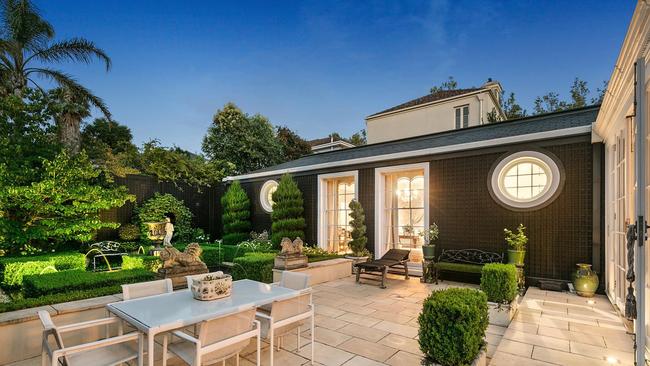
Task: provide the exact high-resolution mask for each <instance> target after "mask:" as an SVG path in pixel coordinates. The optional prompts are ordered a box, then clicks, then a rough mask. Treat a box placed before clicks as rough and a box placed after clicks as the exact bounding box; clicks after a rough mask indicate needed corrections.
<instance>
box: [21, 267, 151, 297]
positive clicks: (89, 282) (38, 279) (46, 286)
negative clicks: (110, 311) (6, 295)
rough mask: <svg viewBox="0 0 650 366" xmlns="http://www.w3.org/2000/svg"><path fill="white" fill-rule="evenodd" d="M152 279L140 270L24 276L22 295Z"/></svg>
mask: <svg viewBox="0 0 650 366" xmlns="http://www.w3.org/2000/svg"><path fill="white" fill-rule="evenodd" d="M154 277H155V274H154V273H153V272H151V271H149V270H146V269H142V268H137V269H126V270H121V271H114V272H86V271H79V270H71V271H61V272H55V273H47V274H42V275H30V276H25V278H24V279H23V294H24V295H25V297H38V296H45V295H51V294H56V293H65V292H68V291H76V290H87V289H96V288H101V287H110V286H115V285H122V284H125V283H134V282H143V281H151V280H153V279H154Z"/></svg>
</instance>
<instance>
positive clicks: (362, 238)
mask: <svg viewBox="0 0 650 366" xmlns="http://www.w3.org/2000/svg"><path fill="white" fill-rule="evenodd" d="M350 210H351V213H350V217H351V218H352V220H351V221H350V226H352V233H351V236H352V240H350V242H349V243H348V246H349V247H350V249H351V250H352V254H354V255H355V256H364V255H366V252H367V251H368V250H367V249H366V243H368V237H367V236H366V214H365V213H364V212H363V207H362V206H361V203H359V201H357V200H352V201H350Z"/></svg>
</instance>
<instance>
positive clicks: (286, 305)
mask: <svg viewBox="0 0 650 366" xmlns="http://www.w3.org/2000/svg"><path fill="white" fill-rule="evenodd" d="M257 319H258V320H259V321H260V323H261V325H262V329H261V332H262V338H264V339H268V340H269V343H270V349H269V354H270V361H269V362H270V363H269V365H270V366H273V348H274V344H275V340H276V338H277V339H278V343H277V349H278V350H279V348H280V345H281V342H282V338H283V337H284V336H286V335H288V334H289V333H291V332H292V331H293V330H294V329H295V330H297V341H296V342H297V346H298V350H300V326H301V325H302V324H304V322H305V319H310V323H311V324H310V329H311V363H312V364H313V363H314V305H313V304H312V301H311V291H309V292H307V290H304V291H303V292H302V293H301V294H300V295H298V296H296V297H293V298H290V299H287V300H280V301H274V302H273V304H272V305H271V312H270V314H269V313H266V312H261V311H258V312H257Z"/></svg>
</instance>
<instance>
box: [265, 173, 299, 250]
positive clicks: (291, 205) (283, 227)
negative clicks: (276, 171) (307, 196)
mask: <svg viewBox="0 0 650 366" xmlns="http://www.w3.org/2000/svg"><path fill="white" fill-rule="evenodd" d="M304 210H305V209H304V207H303V199H302V192H301V191H300V189H299V188H298V185H297V184H296V182H294V180H293V178H291V175H289V174H285V175H283V176H282V178H280V183H279V184H278V189H277V190H276V191H275V192H273V212H271V221H272V222H273V223H272V224H271V233H272V235H271V241H272V242H273V245H275V246H276V247H279V246H280V242H281V241H282V238H285V237H286V238H289V239H291V240H294V239H296V238H297V237H300V238H303V239H304V238H305V232H304V229H305V226H306V225H305V217H304V216H303V213H304Z"/></svg>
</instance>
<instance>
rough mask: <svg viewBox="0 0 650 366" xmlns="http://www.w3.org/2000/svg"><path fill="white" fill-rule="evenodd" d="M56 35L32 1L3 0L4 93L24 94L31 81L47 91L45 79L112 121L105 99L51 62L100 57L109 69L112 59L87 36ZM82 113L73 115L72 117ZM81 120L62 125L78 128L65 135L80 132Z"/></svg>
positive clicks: (0, 89) (0, 52)
mask: <svg viewBox="0 0 650 366" xmlns="http://www.w3.org/2000/svg"><path fill="white" fill-rule="evenodd" d="M53 38H54V28H53V27H52V25H51V24H50V23H48V22H47V21H46V20H44V19H43V18H42V17H41V16H40V14H39V12H38V9H36V7H35V6H34V5H33V4H32V3H31V1H29V0H0V93H2V94H5V95H6V94H10V93H13V94H15V95H21V94H22V92H23V91H24V90H25V89H26V88H27V87H28V86H29V85H30V84H33V85H34V86H35V87H37V88H38V89H41V90H43V89H42V88H41V86H40V85H39V84H38V83H37V82H36V80H35V79H36V78H42V79H46V80H50V81H53V82H54V83H55V84H57V85H58V86H59V87H61V88H63V89H64V90H65V93H64V94H67V95H68V97H66V98H64V100H68V101H71V100H74V101H82V105H83V104H85V103H88V104H90V105H93V106H95V107H97V108H98V109H99V110H101V112H102V113H103V114H104V115H105V116H106V117H107V118H108V119H109V120H110V119H111V114H110V112H109V111H108V108H107V107H106V105H105V104H104V101H103V100H102V99H101V98H99V97H97V96H95V95H94V94H93V93H92V92H91V91H90V90H88V89H87V88H86V87H84V86H83V85H81V84H79V83H78V82H77V81H76V80H75V79H74V78H73V77H72V76H71V75H69V74H67V73H65V72H63V71H60V70H56V69H53V68H51V67H50V66H48V64H55V63H60V62H64V61H77V62H83V63H86V64H88V63H90V62H92V61H93V60H94V59H98V60H100V61H102V62H103V63H104V64H105V66H106V71H108V70H110V67H111V59H110V58H109V57H108V55H107V54H106V53H105V52H104V51H103V50H102V49H101V48H99V47H97V46H95V44H94V43H93V42H91V41H89V40H86V39H84V38H72V39H68V40H63V41H56V42H55V41H53ZM80 115H81V114H79V113H72V114H70V116H72V118H77V117H78V116H80ZM70 116H68V117H70ZM81 118H83V117H81ZM59 120H63V118H59ZM80 122H81V119H79V120H78V121H77V122H75V123H71V124H68V125H66V126H59V128H60V129H61V128H62V129H64V130H65V129H67V128H69V127H72V128H76V132H75V131H68V132H66V133H64V134H63V135H65V136H70V135H75V134H76V135H79V133H80V131H79V124H80ZM73 140H74V139H73ZM77 140H78V139H77ZM71 151H74V149H71Z"/></svg>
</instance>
